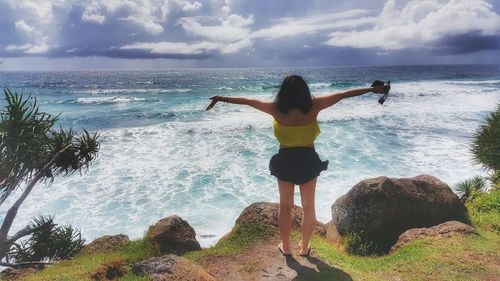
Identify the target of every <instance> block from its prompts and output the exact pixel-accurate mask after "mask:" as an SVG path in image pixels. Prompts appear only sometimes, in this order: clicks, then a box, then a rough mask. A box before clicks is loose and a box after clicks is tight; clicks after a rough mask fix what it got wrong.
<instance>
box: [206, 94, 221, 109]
mask: <svg viewBox="0 0 500 281" xmlns="http://www.w3.org/2000/svg"><path fill="white" fill-rule="evenodd" d="M210 100H212V102H211V103H210V104H209V105H208V106H207V109H205V110H209V109H212V107H214V106H215V104H216V103H217V102H218V101H221V100H223V97H221V96H213V97H211V98H210Z"/></svg>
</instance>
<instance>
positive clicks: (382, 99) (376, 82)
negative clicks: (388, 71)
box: [372, 80, 391, 104]
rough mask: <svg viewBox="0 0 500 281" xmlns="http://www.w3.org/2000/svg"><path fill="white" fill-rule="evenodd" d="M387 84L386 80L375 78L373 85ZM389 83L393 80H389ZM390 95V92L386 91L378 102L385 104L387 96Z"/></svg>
mask: <svg viewBox="0 0 500 281" xmlns="http://www.w3.org/2000/svg"><path fill="white" fill-rule="evenodd" d="M384 85H385V82H384V81H380V80H375V81H373V83H372V87H380V86H384ZM387 85H391V81H390V80H389V81H387ZM388 96H389V92H387V93H385V94H384V95H383V96H381V97H380V98H379V99H378V103H380V104H384V102H385V100H386V99H387V97H388Z"/></svg>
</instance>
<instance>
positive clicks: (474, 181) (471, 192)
mask: <svg viewBox="0 0 500 281" xmlns="http://www.w3.org/2000/svg"><path fill="white" fill-rule="evenodd" d="M485 189H486V179H485V178H483V177H481V176H474V177H473V178H471V179H466V180H464V181H461V182H459V183H458V184H457V185H456V187H455V190H456V192H457V193H458V195H459V196H460V200H462V202H466V201H467V200H470V199H473V198H474V197H476V196H478V195H479V194H481V193H482V192H484V191H485Z"/></svg>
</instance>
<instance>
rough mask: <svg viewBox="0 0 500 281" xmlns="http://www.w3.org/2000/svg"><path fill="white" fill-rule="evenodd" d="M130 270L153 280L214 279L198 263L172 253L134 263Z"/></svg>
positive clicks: (202, 280) (209, 280)
mask: <svg viewBox="0 0 500 281" xmlns="http://www.w3.org/2000/svg"><path fill="white" fill-rule="evenodd" d="M132 271H133V272H134V273H135V274H142V275H147V276H149V277H150V278H151V279H152V280H153V281H160V280H162V281H163V280H165V281H166V280H168V281H177V280H178V281H180V280H186V281H187V280H189V281H215V279H214V277H212V275H210V274H209V273H208V272H207V271H206V270H205V269H204V268H203V267H201V266H200V265H199V264H197V263H195V262H193V261H190V260H188V259H185V258H183V257H179V256H176V255H173V254H169V255H165V256H162V257H154V258H149V259H147V260H143V261H140V262H137V263H134V264H133V266H132Z"/></svg>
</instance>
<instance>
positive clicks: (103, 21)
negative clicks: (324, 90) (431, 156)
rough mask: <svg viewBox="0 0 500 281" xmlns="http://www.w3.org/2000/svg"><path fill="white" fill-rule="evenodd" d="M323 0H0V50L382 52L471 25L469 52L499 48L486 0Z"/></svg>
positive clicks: (496, 20) (499, 23) (464, 31)
mask: <svg viewBox="0 0 500 281" xmlns="http://www.w3.org/2000/svg"><path fill="white" fill-rule="evenodd" d="M495 1H496V0H495ZM329 3H330V2H328V1H326V0H321V1H320V0H315V1H307V3H304V2H301V1H299V0H293V1H292V0H273V1H272V2H259V1H255V2H250V1H248V2H246V1H241V0H210V1H201V0H52V1H50V0H22V1H21V0H0V15H1V16H2V17H4V16H5V15H8V17H9V21H10V22H9V23H8V24H9V25H10V27H9V28H8V30H15V34H6V35H7V36H2V38H0V55H2V54H6V55H7V56H9V55H10V56H22V55H23V54H31V55H51V56H69V55H70V56H93V55H104V56H111V57H127V58H128V57H131V56H132V57H133V56H136V55H137V56H138V57H148V54H152V55H156V56H158V55H160V56H161V55H165V56H167V57H175V55H179V57H180V58H187V57H189V55H194V56H198V57H199V55H213V54H236V53H242V54H245V53H248V52H247V51H248V50H249V49H251V50H252V53H253V54H259V53H260V54H264V55H263V56H264V57H265V56H267V55H268V53H266V52H267V50H271V51H273V50H275V52H276V53H280V54H281V53H283V54H284V53H285V52H284V51H283V52H282V50H285V49H286V50H288V51H289V53H290V54H295V55H296V56H300V54H299V53H300V52H302V53H303V54H304V55H307V56H310V55H315V54H316V52H314V51H313V50H319V49H321V50H327V51H325V52H330V51H331V50H338V48H336V47H346V48H375V49H376V50H371V51H373V53H374V54H376V53H377V52H378V53H379V54H387V52H393V50H400V49H408V48H412V49H420V50H430V49H434V48H437V47H440V44H441V45H446V44H448V47H444V48H441V49H440V50H444V51H450V50H451V49H453V47H449V46H450V45H451V44H459V43H456V42H463V38H464V37H460V36H464V35H465V36H466V35H469V34H473V36H472V37H469V38H479V39H480V40H483V41H481V42H477V43H470V45H471V46H466V47H463V48H462V49H463V50H465V52H472V51H475V50H483V49H484V50H486V49H495V48H496V49H498V44H500V43H497V41H498V42H500V40H498V38H499V35H500V16H499V14H498V12H496V11H495V8H494V7H493V6H492V4H490V2H488V0H474V1H472V0H408V1H404V0H378V3H377V4H374V3H375V2H370V3H369V4H367V3H363V4H361V3H354V2H353V1H348V0H339V2H335V3H336V5H328V4H329ZM263 6H264V7H266V8H265V9H264V10H263V9H260V8H262V7H263ZM292 6H293V7H292ZM259 9H260V10H259ZM497 9H498V7H497ZM6 10H8V12H5V13H4V14H2V13H1V11H6ZM1 24H2V18H0V25H1ZM3 26H5V20H4V21H3ZM77 32H80V33H77ZM80 34H81V35H82V36H79V35H80ZM2 35H4V34H2ZM465 38H467V37H465ZM460 40H462V41H460ZM488 40H490V41H488ZM495 40H496V41H495ZM284 42H286V44H283V43H284ZM450 42H451V43H450ZM467 44H469V43H467ZM467 44H465V45H467ZM474 44H475V45H474ZM436 46H437V47H436ZM467 48H468V49H467ZM462 49H461V50H462ZM461 50H459V51H461Z"/></svg>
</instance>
